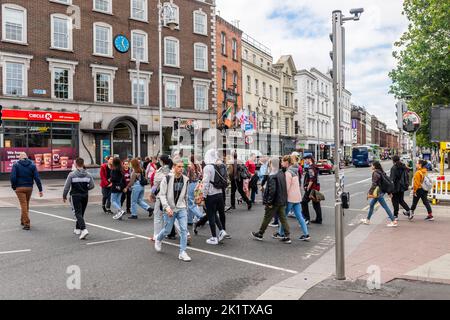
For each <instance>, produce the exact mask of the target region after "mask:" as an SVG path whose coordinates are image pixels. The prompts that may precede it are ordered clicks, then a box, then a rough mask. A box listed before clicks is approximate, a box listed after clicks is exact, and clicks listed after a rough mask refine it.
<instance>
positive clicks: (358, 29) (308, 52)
mask: <svg viewBox="0 0 450 320" xmlns="http://www.w3.org/2000/svg"><path fill="white" fill-rule="evenodd" d="M402 3H403V1H401V0H314V1H313V0H283V1H280V0H217V10H218V11H219V12H220V15H221V16H222V17H223V18H225V19H226V20H228V21H230V22H231V21H233V20H239V26H240V28H241V29H242V30H243V31H244V32H245V33H248V34H249V35H250V36H252V37H254V38H255V39H257V40H258V41H260V42H261V43H263V44H265V45H266V46H268V47H269V48H271V50H272V55H273V57H274V59H275V60H276V59H278V57H279V56H280V55H283V54H292V55H293V56H294V60H295V63H296V66H297V69H310V68H311V67H316V68H318V69H319V70H321V71H324V72H326V71H327V70H328V69H329V68H331V67H332V62H331V59H330V57H329V52H330V51H331V50H332V44H331V42H330V39H329V34H330V32H331V12H332V11H333V10H342V12H343V13H344V15H345V14H347V15H349V13H348V12H349V10H350V9H351V8H359V7H363V8H364V10H365V11H364V13H363V15H362V17H361V20H360V21H357V22H353V21H352V22H348V23H346V24H345V28H346V38H347V39H346V45H347V46H346V51H347V64H346V78H347V83H346V87H347V89H348V90H349V91H350V92H352V95H353V96H352V100H353V103H354V104H357V105H363V106H365V107H366V108H367V110H368V111H369V112H370V113H372V114H374V115H376V116H377V117H378V118H379V119H381V120H382V121H384V122H386V124H387V125H388V126H389V127H391V128H395V127H396V120H395V99H394V97H393V96H392V95H390V94H389V93H388V92H389V86H390V84H391V81H390V79H389V76H388V73H389V71H390V70H391V69H392V68H393V67H394V66H395V60H394V59H393V58H392V51H393V44H394V42H395V41H397V40H398V39H399V38H400V36H401V35H402V33H403V32H404V31H406V29H407V24H408V21H407V19H406V18H405V16H403V15H402V14H401V12H402Z"/></svg>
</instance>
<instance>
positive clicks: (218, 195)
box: [202, 149, 228, 245]
mask: <svg viewBox="0 0 450 320" xmlns="http://www.w3.org/2000/svg"><path fill="white" fill-rule="evenodd" d="M205 164H206V166H205V168H204V169H203V190H202V191H203V197H204V198H205V206H206V214H207V216H208V221H209V227H210V228H211V238H210V239H208V240H206V243H208V244H211V245H218V244H219V242H220V241H222V240H223V239H224V238H225V237H227V236H228V234H227V233H226V232H225V228H224V223H225V202H224V197H223V189H224V188H226V186H227V184H228V178H227V176H228V174H227V167H226V166H225V164H223V163H222V162H221V161H220V160H219V157H218V155H217V150H215V149H211V150H208V151H207V152H206V154H205ZM216 212H218V213H219V216H220V219H219V220H217V218H216ZM216 224H217V226H218V228H219V230H220V232H219V236H218V237H217V231H216Z"/></svg>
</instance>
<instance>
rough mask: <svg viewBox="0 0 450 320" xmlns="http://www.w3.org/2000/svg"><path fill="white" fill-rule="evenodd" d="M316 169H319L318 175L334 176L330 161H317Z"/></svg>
mask: <svg viewBox="0 0 450 320" xmlns="http://www.w3.org/2000/svg"><path fill="white" fill-rule="evenodd" d="M317 169H319V174H322V173H324V172H326V173H328V174H332V173H333V174H334V169H333V164H332V163H331V161H330V160H319V161H317Z"/></svg>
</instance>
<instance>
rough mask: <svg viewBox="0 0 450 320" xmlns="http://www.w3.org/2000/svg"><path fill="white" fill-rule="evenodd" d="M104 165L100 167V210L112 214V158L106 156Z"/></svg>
mask: <svg viewBox="0 0 450 320" xmlns="http://www.w3.org/2000/svg"><path fill="white" fill-rule="evenodd" d="M105 160H106V161H107V162H106V163H104V164H102V166H101V167H100V187H101V188H102V196H103V197H102V208H103V212H104V213H107V214H112V211H111V186H112V183H111V170H112V162H113V157H111V156H107V157H106V158H105Z"/></svg>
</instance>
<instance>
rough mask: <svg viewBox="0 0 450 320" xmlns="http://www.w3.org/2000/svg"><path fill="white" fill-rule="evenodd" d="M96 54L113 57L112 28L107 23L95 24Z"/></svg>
mask: <svg viewBox="0 0 450 320" xmlns="http://www.w3.org/2000/svg"><path fill="white" fill-rule="evenodd" d="M94 54H95V55H101V56H106V57H112V27H111V26H110V25H108V24H106V23H99V22H97V23H94Z"/></svg>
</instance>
